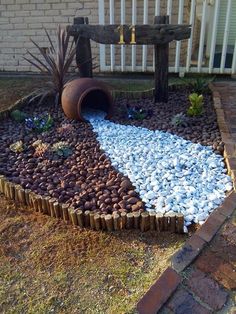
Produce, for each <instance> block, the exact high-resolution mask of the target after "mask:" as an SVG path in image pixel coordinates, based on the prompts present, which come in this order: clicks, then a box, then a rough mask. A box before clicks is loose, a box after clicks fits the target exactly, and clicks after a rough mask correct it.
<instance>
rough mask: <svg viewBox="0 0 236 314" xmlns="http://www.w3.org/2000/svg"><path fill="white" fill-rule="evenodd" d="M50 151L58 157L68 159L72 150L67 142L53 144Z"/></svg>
mask: <svg viewBox="0 0 236 314" xmlns="http://www.w3.org/2000/svg"><path fill="white" fill-rule="evenodd" d="M52 151H53V152H54V153H56V154H57V155H58V156H60V157H65V158H66V157H68V156H70V155H71V154H72V149H71V148H70V146H69V145H68V143H67V142H63V141H61V142H57V143H55V144H53V146H52Z"/></svg>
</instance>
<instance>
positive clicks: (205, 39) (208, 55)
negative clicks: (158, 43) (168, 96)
mask: <svg viewBox="0 0 236 314" xmlns="http://www.w3.org/2000/svg"><path fill="white" fill-rule="evenodd" d="M115 1H116V4H117V3H118V2H120V3H119V6H118V10H117V9H115V8H116V7H117V6H115ZM137 1H139V0H98V2H99V24H105V21H106V23H110V24H114V22H115V18H116V21H117V16H119V21H120V24H125V23H126V7H127V4H129V5H131V7H132V21H131V22H132V24H136V23H137ZM142 1H143V10H142V14H143V24H147V23H148V16H149V14H152V15H153V16H154V15H160V13H162V14H163V5H165V10H166V11H165V12H164V14H166V15H169V16H170V23H171V17H172V15H173V10H176V5H175V6H173V1H174V0H167V1H164V2H163V3H162V0H154V1H155V4H154V6H155V8H154V9H153V4H152V8H151V9H150V0H142ZM152 1H153V0H152ZM176 1H177V0H176ZM185 1H186V0H178V12H175V14H177V15H178V18H177V20H178V24H181V23H183V16H184V13H185V12H184V10H186V5H184V3H185ZM189 3H190V7H189V11H188V16H189V21H188V22H189V24H191V25H192V35H191V38H190V39H189V40H188V44H187V51H186V58H185V59H186V60H185V62H184V64H183V62H182V63H181V64H180V54H181V45H182V43H181V42H180V41H178V42H177V43H176V45H175V61H174V64H171V66H170V68H169V71H170V72H175V73H180V74H184V73H188V72H191V73H209V74H211V73H215V74H235V73H236V24H235V22H234V21H235V20H236V0H190V1H189ZM107 6H108V9H107ZM106 14H107V15H109V16H108V21H107V16H106ZM196 19H199V21H200V27H199V30H198V33H200V34H199V37H198V39H197V40H198V42H197V49H195V51H193V34H194V32H195V31H196V30H195V29H194V26H195V25H196V23H195V22H196ZM222 23H223V24H222ZM219 25H223V30H222V42H221V43H220V45H219V43H217V40H218V39H217V38H218V37H217V36H218V31H219V30H218V27H219ZM232 34H233V35H232ZM229 35H230V41H231V45H229ZM232 36H234V38H233V44H232ZM229 48H230V49H231V56H230V58H231V59H230V65H227V66H225V63H226V58H228V57H229V55H230V54H228V49H229ZM107 49H109V50H110V51H109V54H107V53H106V51H107ZM131 49H132V52H131V64H126V50H127V49H126V46H124V45H122V46H121V51H120V53H121V57H120V62H119V64H117V63H116V58H115V50H116V46H114V45H110V46H109V47H105V45H100V67H101V71H121V72H146V71H149V72H152V71H153V70H154V64H152V65H150V64H147V46H143V47H142V60H141V62H139V63H137V58H136V49H137V48H136V46H132V48H131ZM207 51H208V52H207ZM216 52H218V62H216ZM153 61H154V58H153ZM227 62H228V61H227ZM153 63H154V62H153ZM217 63H218V64H217Z"/></svg>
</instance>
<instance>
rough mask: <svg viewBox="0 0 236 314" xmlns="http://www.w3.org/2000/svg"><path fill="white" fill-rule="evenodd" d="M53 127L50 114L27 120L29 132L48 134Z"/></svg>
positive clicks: (26, 124)
mask: <svg viewBox="0 0 236 314" xmlns="http://www.w3.org/2000/svg"><path fill="white" fill-rule="evenodd" d="M52 125H53V119H52V117H51V116H50V115H49V114H48V115H46V116H43V117H34V118H27V119H25V126H26V128H27V129H28V130H29V131H36V132H38V133H42V132H47V131H48V130H49V129H50V128H51V127H52Z"/></svg>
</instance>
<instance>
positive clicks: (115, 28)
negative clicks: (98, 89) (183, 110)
mask: <svg viewBox="0 0 236 314" xmlns="http://www.w3.org/2000/svg"><path fill="white" fill-rule="evenodd" d="M67 30H68V32H69V33H70V34H71V35H72V36H74V38H75V40H76V41H77V51H76V62H77V65H78V67H79V71H80V76H81V77H92V75H93V70H92V69H93V66H92V52H91V45H90V39H92V40H94V41H95V42H97V43H100V44H114V45H154V47H155V92H154V99H155V102H167V101H168V67H169V43H170V42H171V41H173V40H182V39H187V38H189V37H190V35H191V27H190V25H182V24H178V25H172V24H169V16H155V18H154V24H153V25H117V24H115V25H89V23H88V18H87V17H85V18H84V17H77V18H75V19H74V25H70V26H68V27H67Z"/></svg>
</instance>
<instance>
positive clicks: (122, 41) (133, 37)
mask: <svg viewBox="0 0 236 314" xmlns="http://www.w3.org/2000/svg"><path fill="white" fill-rule="evenodd" d="M129 29H131V40H130V44H131V45H135V44H136V36H135V25H131V26H130V27H129ZM117 30H118V31H120V41H119V42H118V44H119V45H125V44H126V43H125V41H124V25H120V26H119V27H118V28H117Z"/></svg>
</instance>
